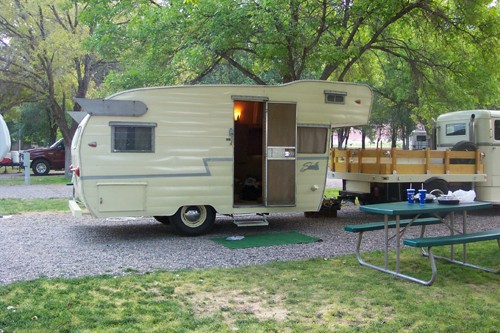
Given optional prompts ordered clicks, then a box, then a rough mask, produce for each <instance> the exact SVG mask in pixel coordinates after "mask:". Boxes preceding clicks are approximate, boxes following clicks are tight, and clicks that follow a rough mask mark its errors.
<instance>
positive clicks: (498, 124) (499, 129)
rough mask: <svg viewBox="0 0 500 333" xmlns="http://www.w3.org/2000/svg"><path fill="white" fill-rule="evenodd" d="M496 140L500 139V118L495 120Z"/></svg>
mask: <svg viewBox="0 0 500 333" xmlns="http://www.w3.org/2000/svg"><path fill="white" fill-rule="evenodd" d="M494 135H495V140H500V120H495V134H494Z"/></svg>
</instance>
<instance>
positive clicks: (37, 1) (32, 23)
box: [0, 0, 100, 142]
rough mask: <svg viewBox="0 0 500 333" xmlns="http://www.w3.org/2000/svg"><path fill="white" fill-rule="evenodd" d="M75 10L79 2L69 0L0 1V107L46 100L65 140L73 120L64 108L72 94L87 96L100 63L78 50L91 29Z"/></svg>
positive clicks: (71, 131) (90, 55) (68, 137)
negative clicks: (0, 100)
mask: <svg viewBox="0 0 500 333" xmlns="http://www.w3.org/2000/svg"><path fill="white" fill-rule="evenodd" d="M79 11H80V5H79V4H76V3H74V4H72V3H70V2H68V1H48V0H30V1H19V0H16V1H3V2H2V3H1V4H0V36H1V40H0V43H1V45H0V86H1V87H2V88H3V89H2V91H1V92H0V97H1V99H2V107H3V108H5V109H9V108H12V107H14V106H16V105H20V104H22V103H25V102H42V103H45V104H47V105H48V106H49V109H50V118H51V119H53V121H54V122H55V123H56V124H57V126H58V127H59V129H60V131H61V133H62V135H63V137H64V139H65V141H67V142H70V141H71V137H72V134H73V132H74V130H75V125H76V124H74V123H73V122H72V121H68V118H67V117H66V116H65V111H66V108H67V106H68V105H70V104H71V103H70V101H71V98H72V97H85V95H86V94H87V92H88V90H89V88H90V84H91V79H92V77H93V75H94V74H95V73H96V71H97V68H98V67H99V65H100V62H99V61H98V60H96V59H97V58H96V57H94V56H93V55H92V54H90V53H88V52H87V51H85V49H83V48H82V43H83V41H84V39H85V38H87V37H88V36H90V35H91V32H92V29H91V28H89V27H88V26H85V25H82V24H80V21H79ZM44 109H45V108H41V109H40V112H42V113H43V112H44V111H43V110H44Z"/></svg>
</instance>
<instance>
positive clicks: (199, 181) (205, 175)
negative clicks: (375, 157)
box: [70, 81, 372, 235]
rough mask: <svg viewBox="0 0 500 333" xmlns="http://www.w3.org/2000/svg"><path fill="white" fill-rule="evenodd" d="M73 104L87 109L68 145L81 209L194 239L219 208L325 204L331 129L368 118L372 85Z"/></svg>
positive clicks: (169, 93)
mask: <svg viewBox="0 0 500 333" xmlns="http://www.w3.org/2000/svg"><path fill="white" fill-rule="evenodd" d="M77 102H78V103H79V104H80V105H81V106H82V108H83V109H84V111H86V112H87V113H88V116H86V117H85V118H84V120H83V121H82V122H81V123H80V126H79V127H78V130H77V132H76V133H75V136H74V138H73V143H72V147H71V153H72V163H73V166H72V169H73V184H74V189H75V199H76V200H74V201H71V202H70V208H71V209H72V212H73V214H74V215H78V214H80V212H81V211H80V210H79V206H77V204H76V202H78V201H79V202H80V203H82V204H84V205H85V206H86V207H87V208H88V210H89V212H90V213H91V214H92V215H94V216H97V217H111V216H154V217H155V218H156V219H157V220H158V221H160V222H163V223H171V224H172V225H173V226H174V227H175V229H177V230H178V231H179V232H180V233H184V234H188V235H197V234H201V233H205V232H207V231H208V229H209V228H210V226H211V225H212V224H213V222H214V220H215V215H216V213H218V214H226V215H231V216H235V215H238V214H247V213H254V214H260V215H262V216H264V215H265V214H268V213H274V212H284V211H288V212H292V211H297V212H308V211H318V210H319V209H320V206H321V204H322V201H323V192H324V187H325V182H326V175H327V169H328V158H329V147H328V142H329V138H330V134H331V130H332V128H334V127H343V126H356V125H366V124H367V122H368V118H369V115H370V109H371V105H372V91H371V89H370V88H369V87H368V86H365V85H358V84H350V83H343V82H328V81H296V82H292V83H289V84H284V85H280V86H220V85H219V86H206V85H200V86H175V87H159V88H145V89H135V90H130V91H125V92H121V93H118V94H115V95H113V96H111V97H109V98H106V99H104V100H85V99H77ZM264 220H265V219H264Z"/></svg>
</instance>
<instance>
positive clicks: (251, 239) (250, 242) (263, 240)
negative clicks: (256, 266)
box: [212, 231, 321, 249]
mask: <svg viewBox="0 0 500 333" xmlns="http://www.w3.org/2000/svg"><path fill="white" fill-rule="evenodd" d="M231 238H238V237H237V236H236V237H234V236H233V237H220V238H212V240H213V241H214V242H216V243H219V244H221V245H224V246H225V247H227V248H230V249H244V248H249V247H261V246H273V245H287V244H302V243H313V242H318V241H321V239H320V238H316V237H311V236H307V235H304V234H301V233H300V232H296V231H290V232H276V233H268V234H262V235H250V236H244V238H242V239H240V240H230V239H231Z"/></svg>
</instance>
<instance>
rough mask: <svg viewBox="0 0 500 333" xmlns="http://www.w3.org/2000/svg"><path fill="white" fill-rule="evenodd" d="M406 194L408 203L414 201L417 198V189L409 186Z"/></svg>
mask: <svg viewBox="0 0 500 333" xmlns="http://www.w3.org/2000/svg"><path fill="white" fill-rule="evenodd" d="M406 195H407V197H408V203H413V202H414V201H413V200H414V199H415V189H414V188H409V189H407V190H406Z"/></svg>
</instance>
